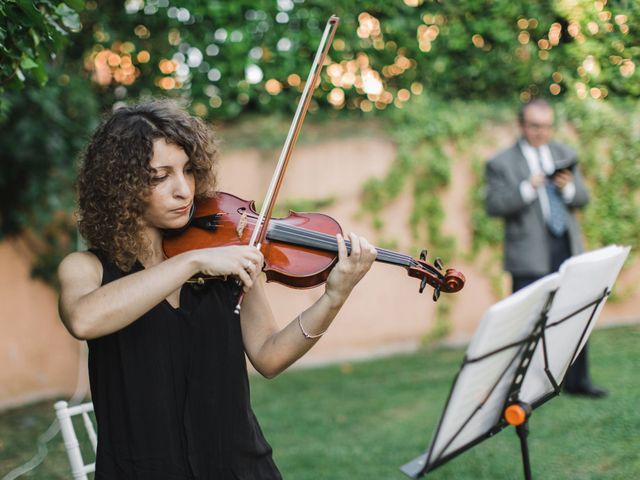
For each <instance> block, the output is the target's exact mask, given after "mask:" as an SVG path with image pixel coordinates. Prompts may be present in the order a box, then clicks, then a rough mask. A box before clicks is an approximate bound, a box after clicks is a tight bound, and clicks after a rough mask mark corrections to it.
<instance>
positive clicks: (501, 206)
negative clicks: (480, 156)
mask: <svg viewBox="0 0 640 480" xmlns="http://www.w3.org/2000/svg"><path fill="white" fill-rule="evenodd" d="M549 149H550V151H551V156H552V157H553V161H554V163H556V164H561V163H564V162H565V161H566V159H567V158H569V157H570V156H574V157H575V155H576V154H575V152H574V151H573V150H572V149H571V148H569V147H568V146H566V145H563V144H560V143H556V142H550V143H549ZM530 176H531V172H530V171H529V165H528V164H527V159H526V158H525V156H524V154H523V153H522V150H521V149H520V145H519V143H518V142H516V143H515V144H514V145H512V146H511V147H509V148H507V149H506V150H504V151H502V152H500V153H498V154H497V155H496V156H495V157H493V158H492V159H491V160H489V161H488V162H487V164H486V168H485V181H486V196H485V206H486V209H487V213H488V214H489V215H491V216H496V217H502V218H503V219H504V223H505V231H504V267H505V270H507V271H508V272H511V273H512V274H514V275H540V276H542V275H546V274H548V273H551V258H550V257H551V255H550V252H549V242H548V240H547V235H548V234H547V227H546V224H545V221H544V217H543V215H542V208H541V207H540V201H539V200H538V199H537V198H536V199H535V200H534V201H533V202H532V203H529V204H527V203H525V201H524V200H523V199H522V196H521V194H520V183H521V182H522V181H523V180H527V179H528V178H529V177H530ZM573 181H574V184H575V186H576V194H575V196H574V198H573V200H572V201H571V203H569V204H568V205H567V206H568V209H569V213H570V215H569V217H570V218H569V226H568V235H569V242H570V246H571V254H572V255H576V254H578V253H582V251H583V246H582V238H581V235H580V227H579V225H578V221H577V219H576V216H575V211H576V209H578V208H582V207H584V206H585V205H586V204H587V203H588V202H589V194H588V192H587V189H586V187H585V185H584V181H583V179H582V175H581V174H580V169H579V167H578V166H577V165H576V166H575V167H574V168H573Z"/></svg>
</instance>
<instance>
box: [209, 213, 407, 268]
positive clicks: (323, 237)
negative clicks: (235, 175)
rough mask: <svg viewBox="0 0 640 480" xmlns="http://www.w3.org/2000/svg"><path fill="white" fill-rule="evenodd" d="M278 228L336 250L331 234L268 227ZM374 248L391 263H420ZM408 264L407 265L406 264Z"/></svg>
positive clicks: (349, 243)
mask: <svg viewBox="0 0 640 480" xmlns="http://www.w3.org/2000/svg"><path fill="white" fill-rule="evenodd" d="M221 223H229V224H231V225H233V226H235V224H234V222H232V221H222V222H219V225H220V224H221ZM251 223H252V222H249V224H251ZM276 229H277V230H278V231H281V232H283V233H289V234H290V235H293V236H295V237H296V238H299V239H303V240H306V239H308V240H313V241H315V242H320V244H319V245H318V247H325V248H326V247H331V248H329V250H333V251H337V241H336V239H335V237H334V236H333V235H329V234H324V233H320V232H314V231H312V230H307V229H304V228H300V227H294V226H291V225H278V224H275V225H273V226H271V227H270V230H274V231H275V230H276ZM290 240H294V239H293V238H290ZM345 243H346V245H347V246H350V245H351V242H350V241H349V240H345ZM376 250H377V251H378V253H379V260H389V261H391V262H392V263H400V264H402V265H406V266H419V265H420V264H419V263H418V262H416V261H415V260H414V259H413V258H412V257H410V256H408V255H403V254H401V253H397V252H393V251H391V250H386V249H383V248H377V247H376ZM407 264H409V265H407Z"/></svg>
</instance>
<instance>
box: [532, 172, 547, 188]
mask: <svg viewBox="0 0 640 480" xmlns="http://www.w3.org/2000/svg"><path fill="white" fill-rule="evenodd" d="M546 179H547V177H546V176H545V175H544V173H536V174H535V175H531V176H530V177H529V183H530V184H531V186H532V187H533V188H539V187H541V186H542V185H544V182H545V181H546Z"/></svg>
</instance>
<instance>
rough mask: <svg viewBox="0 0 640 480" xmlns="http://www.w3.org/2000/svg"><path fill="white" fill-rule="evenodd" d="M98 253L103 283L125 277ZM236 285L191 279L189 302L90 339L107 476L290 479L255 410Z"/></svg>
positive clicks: (99, 466)
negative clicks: (235, 310) (197, 285)
mask: <svg viewBox="0 0 640 480" xmlns="http://www.w3.org/2000/svg"><path fill="white" fill-rule="evenodd" d="M93 253H94V254H96V255H97V256H98V258H99V259H100V262H101V263H102V267H103V272H104V273H103V278H102V284H103V285H104V284H106V283H109V282H111V281H113V280H116V279H118V278H121V277H122V276H124V275H125V273H123V272H122V271H121V270H119V269H118V268H117V267H116V266H115V265H114V264H112V263H111V262H109V261H107V260H106V259H105V258H104V256H103V255H101V254H100V253H99V252H93ZM143 268H144V267H142V265H140V264H139V263H136V265H135V266H134V267H133V269H132V272H136V271H139V270H141V269H143ZM234 291H235V289H234V288H233V284H232V282H223V281H211V282H208V283H207V284H206V285H205V286H204V287H201V288H200V289H195V288H192V287H190V286H189V285H185V286H183V288H182V290H181V293H180V307H179V308H177V309H175V308H173V307H172V306H171V305H170V304H169V303H168V302H167V301H166V300H164V301H162V302H161V303H159V304H158V305H156V306H155V307H154V308H152V309H151V310H150V311H149V312H147V313H146V314H144V315H143V316H142V317H140V318H139V319H138V320H136V321H135V322H133V323H132V324H130V325H128V326H127V327H125V328H123V329H122V330H119V331H117V332H114V333H112V334H109V335H106V336H104V337H101V338H97V339H93V340H89V341H88V344H89V378H90V383H91V395H92V400H93V403H94V407H95V414H96V420H97V424H98V451H97V457H96V476H95V478H96V479H97V480H98V479H110V480H111V479H113V480H130V479H131V480H133V479H135V480H165V479H166V480H184V479H189V480H191V479H205V480H226V479H233V480H245V479H246V480H248V479H252V480H254V479H280V478H282V477H281V475H280V473H279V472H278V469H277V467H276V466H275V464H274V462H273V459H272V457H271V447H270V446H269V444H268V443H267V441H266V440H265V438H264V436H263V434H262V431H261V430H260V426H259V425H258V422H257V420H256V417H255V416H254V414H253V411H252V409H251V405H250V401H249V381H248V378H247V368H246V363H245V362H246V361H245V355H244V348H243V344H242V335H241V329H240V321H239V319H238V318H237V316H235V315H234V314H233V308H234V304H235V302H234V293H233V292H234Z"/></svg>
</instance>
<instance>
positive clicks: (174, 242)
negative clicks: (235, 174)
mask: <svg viewBox="0 0 640 480" xmlns="http://www.w3.org/2000/svg"><path fill="white" fill-rule="evenodd" d="M258 218H259V215H258V212H257V211H256V208H255V202H253V201H247V200H243V199H241V198H238V197H236V196H235V195H232V194H230V193H224V192H218V193H217V194H216V195H215V196H214V197H212V198H207V199H204V200H202V201H199V202H198V204H197V205H196V209H195V212H194V214H193V216H192V218H191V221H190V223H189V225H188V228H186V229H185V230H184V231H183V232H182V233H179V234H178V235H172V236H165V238H164V240H163V249H164V253H165V255H166V256H167V257H172V256H174V255H178V254H180V253H183V252H186V251H189V250H195V249H199V248H208V247H222V246H229V245H248V244H249V243H250V238H251V237H252V235H253V234H254V232H255V229H256V225H258ZM336 233H342V228H341V227H340V224H339V223H338V222H337V221H336V220H335V219H333V218H332V217H330V216H329V215H325V214H322V213H298V212H293V211H291V212H290V213H289V215H288V216H286V217H283V218H271V219H270V221H269V225H268V228H267V230H266V235H265V236H264V239H263V240H262V242H261V249H260V250H261V251H262V254H263V255H264V261H265V264H264V267H263V271H264V272H265V274H266V276H267V282H277V283H280V284H282V285H286V286H288V287H293V288H300V289H302V288H312V287H316V286H318V285H321V284H322V283H324V282H325V281H326V280H327V277H328V276H329V273H330V272H331V269H332V268H333V267H334V266H335V264H336V263H337V261H338V242H337V240H336ZM345 244H346V247H347V252H350V251H351V242H350V241H349V240H348V239H345ZM376 251H377V252H378V254H377V257H376V261H378V262H383V263H387V264H391V265H397V266H401V267H404V268H406V269H407V273H408V274H409V276H410V277H414V278H417V279H420V281H421V283H420V293H422V291H423V290H424V289H425V287H426V285H427V284H428V285H430V286H431V287H433V289H434V290H433V299H434V301H435V300H437V299H438V297H439V296H440V292H445V293H453V292H457V291H459V290H460V289H462V287H463V286H464V282H465V278H464V275H463V274H462V273H460V272H458V271H456V270H454V269H447V270H446V271H444V272H443V271H442V263H441V261H440V259H439V258H436V260H435V262H434V265H431V264H429V263H427V261H426V255H427V252H426V250H423V252H422V254H421V256H420V257H421V258H420V259H419V260H417V259H414V258H412V257H410V256H408V255H403V254H401V253H397V252H394V251H391V250H386V249H382V248H376Z"/></svg>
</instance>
